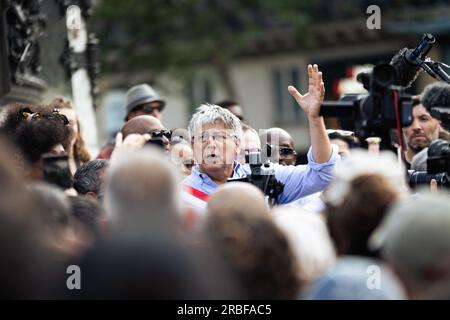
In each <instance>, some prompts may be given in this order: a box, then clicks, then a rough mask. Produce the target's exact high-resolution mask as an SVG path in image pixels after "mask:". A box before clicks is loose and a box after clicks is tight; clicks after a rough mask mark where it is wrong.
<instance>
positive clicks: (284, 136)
mask: <svg viewBox="0 0 450 320" xmlns="http://www.w3.org/2000/svg"><path fill="white" fill-rule="evenodd" d="M261 140H262V142H263V143H264V142H267V144H269V145H270V146H271V149H272V151H271V157H270V159H271V161H272V162H275V163H279V164H281V165H284V166H289V165H295V163H296V162H297V152H296V151H295V145H294V139H292V137H291V135H290V134H289V133H288V132H287V131H286V130H283V129H281V128H270V129H267V130H266V131H265V132H264V133H263V134H262V137H261Z"/></svg>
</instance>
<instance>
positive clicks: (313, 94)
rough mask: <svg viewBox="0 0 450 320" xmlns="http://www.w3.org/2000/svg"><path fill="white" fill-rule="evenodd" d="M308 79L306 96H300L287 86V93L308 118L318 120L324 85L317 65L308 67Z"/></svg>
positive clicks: (296, 91) (293, 88)
mask: <svg viewBox="0 0 450 320" xmlns="http://www.w3.org/2000/svg"><path fill="white" fill-rule="evenodd" d="M308 77H309V88H308V92H307V93H306V94H304V95H302V94H301V93H300V92H298V90H297V89H296V88H295V87H293V86H289V87H288V91H289V93H290V94H291V95H292V96H293V97H294V99H295V100H296V101H297V103H298V104H299V106H300V107H301V108H302V109H303V111H305V113H306V114H307V115H308V117H309V118H318V117H320V115H319V114H320V105H321V104H322V102H323V98H324V96H325V85H324V83H323V80H322V72H321V71H319V67H318V66H317V64H315V65H314V66H312V65H308Z"/></svg>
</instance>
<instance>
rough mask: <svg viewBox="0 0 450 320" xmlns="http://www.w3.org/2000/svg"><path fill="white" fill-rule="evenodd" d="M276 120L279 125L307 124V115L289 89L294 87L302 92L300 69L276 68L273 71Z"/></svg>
mask: <svg viewBox="0 0 450 320" xmlns="http://www.w3.org/2000/svg"><path fill="white" fill-rule="evenodd" d="M272 82H273V92H274V108H273V110H274V112H275V119H276V120H277V122H278V123H279V124H289V123H295V124H306V115H305V114H304V112H303V111H302V110H301V108H300V106H299V105H298V104H297V102H296V101H295V99H294V98H292V96H291V95H290V93H289V92H288V90H287V88H288V86H289V85H293V86H294V87H296V88H297V89H299V90H301V86H300V70H299V68H298V67H287V68H276V69H274V70H272Z"/></svg>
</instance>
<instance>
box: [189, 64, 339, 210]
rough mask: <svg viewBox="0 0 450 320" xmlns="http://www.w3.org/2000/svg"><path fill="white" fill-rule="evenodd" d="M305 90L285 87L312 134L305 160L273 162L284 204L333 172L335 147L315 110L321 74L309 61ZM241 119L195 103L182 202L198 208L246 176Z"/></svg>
mask: <svg viewBox="0 0 450 320" xmlns="http://www.w3.org/2000/svg"><path fill="white" fill-rule="evenodd" d="M308 74H309V91H308V93H306V94H305V95H302V94H300V93H299V92H298V91H297V90H296V89H295V88H294V87H292V86H291V87H289V88H288V90H289V92H290V93H291V95H292V96H293V97H294V98H295V99H296V101H297V103H298V104H299V105H300V106H301V108H302V109H303V110H304V111H305V112H306V114H307V116H308V119H309V124H310V135H311V144H312V147H311V150H310V151H309V152H308V165H299V166H280V165H278V164H275V165H274V171H275V178H276V179H277V180H279V181H280V182H282V183H283V184H284V191H283V192H282V193H281V195H280V196H279V197H278V199H277V200H278V202H279V203H280V204H281V203H288V202H291V201H294V200H296V199H298V198H300V197H304V196H307V195H309V194H312V193H315V192H318V191H321V190H323V189H324V188H325V187H326V186H327V184H328V182H329V181H330V180H331V178H332V176H333V169H334V164H335V163H336V161H337V159H338V158H339V156H338V154H337V148H334V147H333V148H332V146H331V144H330V140H329V139H328V135H327V132H326V130H325V124H324V120H323V117H321V116H320V115H319V111H320V105H321V103H322V101H323V97H324V93H325V89H324V84H323V81H322V73H321V72H319V70H318V67H317V65H314V67H313V66H311V65H309V66H308ZM241 131H242V129H241V123H240V121H239V119H238V118H237V117H236V116H234V115H233V114H231V113H230V112H229V111H228V110H224V109H223V108H221V107H219V106H215V105H203V106H201V107H200V108H198V110H197V112H196V113H195V114H194V115H193V116H192V119H191V121H190V123H189V134H190V137H191V138H192V146H193V150H194V158H195V160H196V163H198V165H196V166H195V167H194V168H193V169H192V173H191V175H190V176H188V177H187V178H186V179H184V180H183V185H184V186H185V191H186V192H185V193H183V198H184V199H185V201H186V202H187V203H188V204H190V205H191V206H193V207H194V208H196V209H197V211H199V212H202V211H204V209H205V208H206V201H207V199H208V196H209V195H210V194H211V193H213V192H214V191H215V190H216V189H217V187H218V186H219V185H221V184H223V183H225V182H226V181H227V180H228V179H229V178H243V177H245V176H247V175H250V173H251V171H250V166H249V165H248V164H246V165H241V164H240V163H238V162H237V161H236V157H237V155H238V153H239V150H240V143H241V140H240V139H241Z"/></svg>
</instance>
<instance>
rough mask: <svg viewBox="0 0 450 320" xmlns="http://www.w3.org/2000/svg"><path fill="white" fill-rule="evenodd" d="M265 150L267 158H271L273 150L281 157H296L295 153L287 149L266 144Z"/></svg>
mask: <svg viewBox="0 0 450 320" xmlns="http://www.w3.org/2000/svg"><path fill="white" fill-rule="evenodd" d="M266 148H267V156H268V157H271V156H272V153H273V152H274V150H276V149H278V154H279V155H280V156H282V157H291V156H296V155H297V152H296V151H295V150H294V149H292V148H289V147H276V146H274V145H272V144H268V143H267V144H266Z"/></svg>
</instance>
